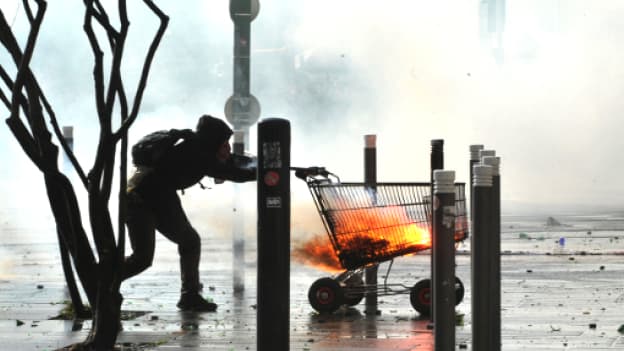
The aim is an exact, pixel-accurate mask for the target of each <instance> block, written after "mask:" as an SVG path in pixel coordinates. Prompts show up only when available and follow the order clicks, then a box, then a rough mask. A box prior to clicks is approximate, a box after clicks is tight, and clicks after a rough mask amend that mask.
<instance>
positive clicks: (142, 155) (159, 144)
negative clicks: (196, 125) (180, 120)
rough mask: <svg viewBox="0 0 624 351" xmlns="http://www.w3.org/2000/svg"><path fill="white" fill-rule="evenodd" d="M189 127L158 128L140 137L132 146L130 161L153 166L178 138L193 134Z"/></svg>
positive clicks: (138, 164)
mask: <svg viewBox="0 0 624 351" xmlns="http://www.w3.org/2000/svg"><path fill="white" fill-rule="evenodd" d="M193 134H194V133H193V131H192V130H190V129H181V130H180V129H170V130H159V131H156V132H153V133H150V134H148V135H146V136H144V137H143V138H141V139H140V140H139V141H138V142H137V143H136V144H134V146H132V151H131V154H132V163H134V165H135V166H143V167H155V166H156V165H157V164H158V162H159V161H160V160H161V159H162V157H163V156H164V155H166V154H167V153H168V152H169V150H171V149H172V148H173V146H174V145H175V144H176V143H177V142H178V141H179V140H180V139H186V138H189V137H190V136H191V135H193Z"/></svg>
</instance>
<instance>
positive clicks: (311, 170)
mask: <svg viewBox="0 0 624 351" xmlns="http://www.w3.org/2000/svg"><path fill="white" fill-rule="evenodd" d="M290 170H291V171H295V176H296V177H297V178H299V179H301V180H305V181H307V180H308V179H309V178H314V177H323V178H328V177H329V176H330V175H332V176H335V175H334V174H333V173H331V172H329V171H327V170H326V169H325V167H316V166H315V167H290ZM336 178H337V177H336Z"/></svg>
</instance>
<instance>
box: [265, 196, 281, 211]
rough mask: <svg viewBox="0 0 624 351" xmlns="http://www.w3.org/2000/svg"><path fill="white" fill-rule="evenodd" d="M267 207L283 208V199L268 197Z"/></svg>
mask: <svg viewBox="0 0 624 351" xmlns="http://www.w3.org/2000/svg"><path fill="white" fill-rule="evenodd" d="M266 207H267V208H282V198H281V197H267V198H266Z"/></svg>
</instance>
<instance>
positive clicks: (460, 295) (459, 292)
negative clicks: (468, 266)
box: [455, 277, 464, 306]
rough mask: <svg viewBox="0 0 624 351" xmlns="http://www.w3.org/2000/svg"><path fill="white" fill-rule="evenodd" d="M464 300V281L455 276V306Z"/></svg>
mask: <svg viewBox="0 0 624 351" xmlns="http://www.w3.org/2000/svg"><path fill="white" fill-rule="evenodd" d="M462 300H464V283H462V281H461V280H460V279H459V278H457V277H455V306H457V305H459V304H460V303H461V302H462Z"/></svg>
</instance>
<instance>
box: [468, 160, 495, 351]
mask: <svg viewBox="0 0 624 351" xmlns="http://www.w3.org/2000/svg"><path fill="white" fill-rule="evenodd" d="M473 175H474V180H473V183H472V187H473V199H472V206H471V207H472V213H471V217H472V236H471V265H472V267H471V275H472V279H471V283H472V349H473V350H490V346H491V337H492V319H491V312H490V310H491V297H490V295H489V294H490V282H491V277H490V263H491V262H490V261H491V260H490V257H489V256H490V253H491V252H490V242H491V227H492V226H491V216H492V212H491V211H492V205H491V200H492V167H490V166H486V165H482V164H476V165H475V166H474V167H473Z"/></svg>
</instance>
